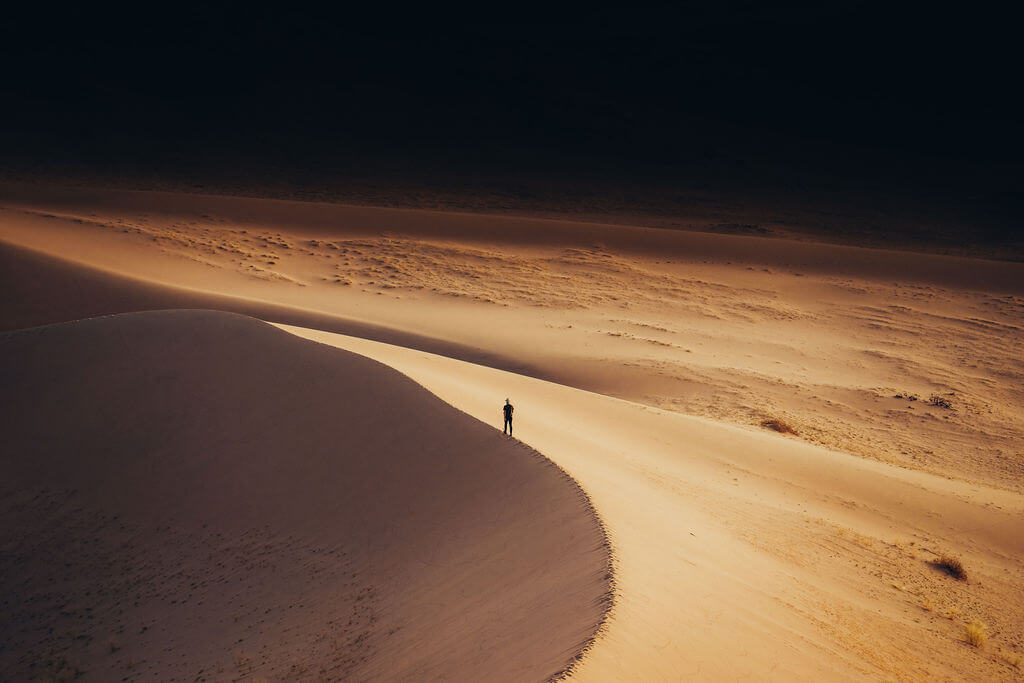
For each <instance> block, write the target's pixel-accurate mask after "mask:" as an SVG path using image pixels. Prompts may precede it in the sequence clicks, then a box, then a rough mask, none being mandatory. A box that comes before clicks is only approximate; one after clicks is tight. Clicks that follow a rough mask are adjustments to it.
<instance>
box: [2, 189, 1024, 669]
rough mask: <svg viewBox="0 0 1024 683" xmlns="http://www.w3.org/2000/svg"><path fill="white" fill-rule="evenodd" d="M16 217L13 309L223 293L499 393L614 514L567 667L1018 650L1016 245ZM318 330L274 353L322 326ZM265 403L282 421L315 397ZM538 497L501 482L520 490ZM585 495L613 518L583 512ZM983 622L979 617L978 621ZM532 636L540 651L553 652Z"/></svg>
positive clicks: (15, 204)
mask: <svg viewBox="0 0 1024 683" xmlns="http://www.w3.org/2000/svg"><path fill="white" fill-rule="evenodd" d="M723 212H724V213H723V215H722V216H719V217H717V218H716V219H717V220H721V221H725V222H727V221H728V220H729V216H728V215H725V210H724V209H723ZM0 240H2V243H0V265H3V268H2V269H0V284H2V285H3V287H2V291H0V304H2V307H0V328H2V329H6V330H21V329H23V328H26V327H29V326H31V325H43V324H50V323H57V322H61V321H65V320H75V319H79V318H84V317H89V316H96V315H109V314H113V313H120V312H125V311H134V310H156V309H166V308H208V309H216V310H221V311H233V312H235V313H240V314H244V315H245V316H251V317H257V318H260V319H262V320H266V321H269V322H273V323H281V324H283V325H284V326H285V327H284V329H286V330H288V331H289V332H291V333H294V334H295V335H299V336H303V337H307V338H310V339H313V340H316V341H319V342H322V343H323V344H325V345H328V346H332V347H341V348H343V349H345V350H348V351H355V352H356V353H359V354H363V355H365V356H369V357H370V358H372V359H375V360H377V361H380V362H381V363H385V364H387V365H390V366H392V367H393V368H395V369H397V370H398V371H400V372H401V373H404V374H406V375H408V376H409V377H410V378H411V379H412V380H415V382H418V383H419V384H420V385H422V386H423V387H425V389H427V390H429V391H430V392H433V393H434V394H436V396H437V397H439V398H440V399H442V400H443V401H444V402H446V403H447V404H450V405H451V406H453V407H454V408H455V409H458V410H459V411H463V412H464V413H466V414H468V415H469V416H472V417H473V418H477V419H479V420H481V421H483V422H486V423H489V424H490V425H491V427H494V426H496V427H498V428H500V406H501V403H502V401H503V399H504V398H505V397H506V396H509V397H511V398H512V400H513V402H514V403H515V404H516V416H517V426H516V437H517V439H519V440H521V442H522V443H523V444H525V445H526V446H529V447H532V448H534V449H536V450H537V451H539V452H540V453H543V454H544V456H546V457H547V458H549V459H550V460H551V461H553V462H554V463H555V464H556V465H557V466H558V467H560V468H561V471H564V472H565V473H566V474H567V475H569V476H570V477H571V478H572V479H571V480H567V479H566V478H565V477H564V476H561V474H560V470H559V469H557V468H555V467H553V466H551V465H547V466H546V468H547V469H545V470H544V471H550V472H554V473H556V474H558V475H559V476H557V477H555V479H557V480H558V481H560V482H561V484H560V486H562V487H563V488H562V489H560V490H562V491H563V493H564V492H566V491H569V492H571V491H573V490H574V489H573V486H574V484H573V480H574V481H575V482H578V484H579V486H580V487H582V491H583V492H584V493H585V494H586V495H587V496H589V499H590V500H591V502H592V504H593V509H594V512H596V514H597V516H598V517H599V518H600V520H601V521H602V522H603V524H604V525H605V528H606V530H607V534H608V538H609V540H610V543H611V553H612V556H613V557H614V563H613V572H612V574H613V576H612V578H611V579H609V578H607V572H606V571H605V572H604V573H602V569H604V570H606V561H607V556H605V555H601V551H599V550H598V548H601V547H603V546H601V545H600V543H599V542H598V543H596V544H594V543H591V545H590V546H588V547H589V548H590V554H589V555H586V556H585V557H586V560H585V562H584V564H585V565H586V569H585V570H584V569H582V568H581V569H580V571H582V572H583V574H576V575H574V577H573V578H572V579H571V580H570V579H569V578H568V575H565V576H563V577H562V578H563V579H565V580H566V581H567V585H568V584H571V585H572V586H574V587H575V588H574V590H578V591H581V592H580V593H576V594H575V595H576V596H577V597H576V598H574V599H579V600H582V601H583V602H585V603H586V604H587V605H591V607H589V608H588V609H592V610H595V611H594V612H593V613H590V612H588V613H587V615H586V617H585V618H582V617H581V621H580V622H579V623H584V622H585V623H586V624H587V625H588V626H587V628H589V631H587V630H586V629H583V630H579V631H576V632H574V633H573V637H572V638H570V639H569V641H571V642H569V644H568V645H566V646H565V647H564V648H563V649H561V650H559V656H562V657H563V658H564V657H569V658H571V657H573V656H575V655H576V654H578V653H579V652H580V648H581V647H582V646H583V644H584V643H586V642H587V641H588V639H589V638H590V637H591V636H593V634H594V632H595V629H598V628H599V631H598V633H597V638H596V640H595V641H594V642H593V645H592V647H590V648H589V649H587V650H586V651H585V653H584V654H583V657H582V659H580V660H579V662H578V665H577V667H576V668H574V669H573V671H572V675H573V676H575V677H577V678H578V679H579V680H679V679H700V680H731V679H738V678H754V679H774V680H793V679H818V680H820V679H849V678H867V679H872V680H893V679H896V680H956V679H964V678H971V679H996V680H1007V679H1014V678H1019V677H1020V676H1021V670H1022V669H1021V668H1020V667H1021V662H1020V656H1021V655H1022V654H1024V617H1022V614H1024V609H1022V608H1024V603H1022V597H1021V596H1022V595H1024V545H1022V543H1024V541H1022V539H1024V442H1022V437H1021V435H1022V434H1024V264H1021V263H1012V262H997V261H985V260H980V259H971V258H964V257H953V256H944V255H938V254H933V253H912V252H898V251H884V250H878V249H867V248H859V247H854V246H839V245H827V244H816V243H814V242H810V241H807V240H802V241H789V240H785V239H776V238H766V237H762V236H756V235H723V234H706V233H704V234H702V233H692V232H679V231H671V230H659V229H651V228H645V227H639V226H637V227H630V226H624V225H609V224H602V223H599V222H593V223H579V222H570V221H564V220H541V219H535V218H527V217H512V216H486V215H473V214H457V213H445V212H438V211H423V210H398V209H373V208H365V207H346V206H340V205H329V204H304V203H301V202H290V201H277V200H266V199H247V198H237V197H212V196H202V195H187V196H182V195H175V194H172V193H156V192H125V191H92V190H88V191H87V190H66V189H65V190H45V189H41V188H38V187H36V188H32V189H31V191H28V190H26V191H24V192H20V191H19V190H18V188H16V187H15V186H4V187H3V188H2V192H0ZM153 315H155V316H158V317H156V318H154V320H156V319H159V316H167V315H170V314H167V313H160V314H153ZM189 315H193V316H202V315H212V314H208V313H207V314H198V313H191V314H189ZM120 319H121V318H114V319H113V320H120ZM230 319H231V320H234V321H240V320H246V319H245V318H238V317H230ZM106 320H107V321H109V320H111V319H106ZM100 322H102V321H95V322H85V323H76V325H94V324H95V325H99V324H100ZM190 324H193V323H190ZM237 324H239V325H241V322H238V323H237ZM246 324H248V325H250V326H252V328H251V329H252V335H253V336H255V337H257V338H259V339H263V338H264V337H263V336H262V335H267V334H268V332H267V329H268V328H266V327H265V326H262V325H261V324H259V323H255V322H248V323H246ZM72 327H74V326H72ZM44 329H48V330H50V329H61V328H44ZM96 329H100V328H96ZM24 334H29V332H27V331H26V332H16V333H14V335H13V337H12V338H17V337H18V336H19V335H24ZM275 334H280V335H282V336H281V337H280V339H285V338H287V337H285V336H283V335H284V332H281V331H275ZM248 335H249V333H248V332H247V333H246V334H245V335H244V336H248ZM42 343H43V342H42V341H38V342H33V344H42ZM280 343H281V344H282V345H284V344H285V343H284V342H283V341H281V342H280ZM30 346H31V345H30ZM102 346H103V345H102V344H99V343H97V346H96V348H100V347H102ZM301 348H303V349H306V350H305V351H302V352H298V351H295V352H294V354H293V352H292V351H291V350H289V351H288V354H291V355H296V356H298V357H306V354H308V353H312V352H310V351H308V349H309V348H321V347H310V346H308V345H306V346H302V347H301ZM328 351H330V352H331V353H336V352H337V353H340V352H338V351H337V349H328V348H326V347H323V350H322V351H319V352H323V353H327V352H328ZM319 352H318V353H319ZM62 353H63V352H62ZM279 355H280V357H278V354H275V355H274V357H273V362H274V363H280V364H282V368H284V367H288V363H289V362H290V361H289V360H287V359H286V358H285V357H284V356H285V355H286V354H285V352H284V351H281V353H280V354H279ZM334 357H335V356H332V358H334ZM336 358H348V359H350V358H351V357H350V356H336ZM122 360H123V359H122ZM268 362H269V361H268ZM332 362H333V361H332ZM337 362H339V363H346V362H353V361H351V360H347V361H337ZM154 365H158V364H154ZM374 367H378V366H374ZM219 369H220V368H218V370H219ZM239 372H240V373H241V371H239ZM282 373H284V374H287V373H285V371H284V370H283V369H282ZM247 381H248V380H247ZM53 382H54V386H59V385H60V381H59V380H57V379H55V380H53ZM77 384H78V383H77V382H76V385H77ZM149 384H150V385H152V386H158V385H155V384H152V382H150V383H149ZM388 391H390V389H388ZM417 391H421V390H420V389H417ZM382 400H383V399H382ZM431 400H433V399H431ZM168 405H170V403H168ZM438 405H441V404H438ZM284 406H288V407H287V408H285V407H284ZM296 406H299V407H300V408H301V409H300V408H297V407H296ZM190 410H191V409H189V411H190ZM275 410H278V411H279V412H280V414H281V415H284V416H287V417H288V419H296V415H295V414H296V413H298V412H304V411H306V412H308V411H309V404H308V402H303V401H300V400H299V399H298V398H295V399H293V400H291V401H285V402H284V403H283V404H280V405H278V404H275ZM189 411H185V412H186V413H188V412H189ZM409 412H410V413H411V414H414V415H418V414H419V409H418V408H416V409H413V410H410V411H409ZM455 415H461V414H460V413H455ZM303 419H305V418H303ZM452 419H455V418H454V417H453V418H452ZM459 419H469V418H466V417H465V416H462V417H460V418H459ZM400 423H401V421H394V420H390V421H387V422H386V425H387V429H392V428H397V426H396V425H398V424H400ZM460 424H461V423H460ZM472 424H473V425H479V424H480V423H479V422H475V421H472ZM481 428H482V429H484V430H485V431H486V430H487V429H489V428H486V427H481ZM459 429H460V430H461V427H460V428H459ZM442 431H443V430H442ZM492 435H493V433H492ZM444 436H445V438H452V437H451V435H450V434H448V435H444ZM493 436H495V438H496V439H497V441H496V443H498V444H499V445H501V446H502V447H511V446H509V445H508V444H516V443H517V442H516V441H504V442H503V441H501V438H502V437H501V436H500V434H498V435H493ZM281 438H282V439H283V438H284V437H281ZM304 438H311V437H304ZM324 438H326V437H324ZM278 446H280V448H282V449H285V448H287V446H286V444H285V443H284V441H282V442H280V443H279V444H278ZM519 448H521V447H520V446H515V448H514V449H513V452H515V453H521V451H520V450H516V449H519ZM389 452H390V451H389ZM494 452H495V453H500V452H504V451H499V450H496V451H494ZM529 453H532V451H529ZM473 457H476V456H475V455H474V456H473ZM531 458H534V460H530V459H529V458H528V459H527V460H528V461H529V462H534V461H536V462H539V463H544V462H545V461H544V460H537V458H538V456H534V455H531ZM402 462H405V460H402ZM452 476H453V477H454V476H458V477H463V476H465V475H461V474H460V475H455V474H453V475H452ZM43 478H45V477H43ZM474 481H476V480H474ZM501 481H503V480H500V478H499V481H496V482H495V483H494V484H493V485H494V486H496V487H498V489H500V488H502V487H504V486H506V484H504V483H501ZM456 483H457V484H459V485H460V486H461V485H463V484H466V482H455V483H453V484H452V485H455V484H456ZM532 495H533V494H530V496H527V495H526V494H525V493H524V494H523V495H521V496H517V497H515V499H514V500H513V499H511V498H506V500H508V501H509V502H508V506H509V507H523V508H532V507H534V506H533V505H532V504H531V503H530V502H529V501H530V500H531V499H532V498H531V497H532ZM566 495H568V494H566ZM573 495H574V496H575V497H572V496H570V497H571V498H572V500H574V501H576V504H579V505H583V508H586V505H584V504H583V503H585V499H581V498H580V495H579V494H578V492H577V494H573ZM581 500H583V503H580V501H581ZM528 512H529V510H520V511H519V513H520V514H528ZM534 512H536V511H535V510H534ZM452 514H454V515H456V516H458V514H459V513H457V512H453V513H452ZM567 519H568V518H567ZM573 519H576V520H577V522H576V523H579V524H589V525H590V526H588V527H586V528H588V529H590V532H588V533H598V535H599V530H598V531H594V530H595V529H597V527H596V526H594V525H595V518H594V517H593V515H590V516H588V515H587V514H580V515H579V516H577V517H573ZM579 520H587V521H585V522H584V521H579ZM430 524H434V522H429V523H428V522H426V521H424V526H423V527H422V528H423V529H427V528H428V526H429V525H430ZM563 524H565V523H564V522H558V523H557V524H554V525H553V526H555V527H558V526H561V525H563ZM524 533H526V536H524V538H525V537H530V536H529V533H527V532H524ZM537 533H539V532H537ZM580 533H582V532H580ZM383 535H384V536H388V534H383ZM588 538H589V539H590V540H588V543H590V542H591V541H593V538H592V537H588ZM346 552H350V553H355V552H356V551H354V550H346ZM566 552H568V551H566ZM576 552H577V551H573V553H570V554H574V553H576ZM944 555H948V556H951V557H955V558H958V559H959V560H960V561H962V563H963V565H964V567H965V568H966V578H965V579H957V578H955V577H953V576H951V575H950V574H949V573H948V572H946V571H944V570H943V569H942V567H941V566H940V565H939V564H938V561H939V559H940V558H941V557H942V556H944ZM353 556H355V555H353ZM602 558H604V559H602ZM563 561H565V562H568V560H561V559H560V560H557V561H555V560H551V561H550V562H546V563H545V564H543V567H538V569H537V572H536V573H535V574H530V575H529V578H528V580H527V583H530V582H532V581H539V582H543V581H545V580H546V578H544V577H546V572H548V571H556V570H555V569H553V568H555V567H560V566H561V565H562V563H563ZM581 562H582V560H581ZM602 562H604V563H605V564H602ZM569 564H571V562H570V563H569ZM567 566H568V565H567ZM557 571H560V570H557ZM557 571H556V573H557ZM567 571H568V570H567ZM587 572H590V573H589V574H587ZM581 577H582V578H581ZM588 577H589V578H588ZM425 580H426V579H425ZM381 581H383V579H382V580H381ZM608 581H613V582H614V586H615V592H614V602H613V604H612V607H611V612H610V616H609V617H608V620H607V621H606V622H604V624H603V626H600V627H599V623H600V614H601V609H603V608H604V607H607V603H606V602H601V601H600V600H601V599H602V598H601V596H604V595H605V594H604V593H603V592H602V591H603V590H606V589H607V586H608ZM602 582H603V583H602ZM602 587H603V588H602ZM449 588H451V587H449ZM451 589H452V590H454V588H451ZM430 590H436V588H431V589H430ZM584 594H586V596H587V597H586V598H585V599H584V598H583V595H584ZM587 600H589V601H590V602H587ZM595 600H596V601H597V602H594V601H595ZM474 604H475V603H474ZM488 604H489V605H490V606H491V607H492V608H493V609H494V610H498V611H500V610H503V609H504V608H505V606H506V603H502V602H499V601H494V602H489V603H488ZM422 605H423V603H420V604H419V605H418V607H422ZM476 606H477V607H479V605H476ZM410 609H412V607H410ZM552 623H554V622H552ZM971 624H984V630H985V632H986V634H987V641H986V643H985V644H983V645H981V646H975V645H971V644H969V643H968V642H966V637H967V635H966V634H967V629H968V627H969V626H970V625H971ZM424 628H428V627H424ZM430 628H432V627H430ZM975 628H979V627H977V626H976V627H975ZM398 633H399V634H401V631H399V632H398ZM544 633H546V632H544V631H538V632H536V635H537V637H538V638H541V637H544V638H545V640H546V637H545V636H544V635H543V634H544ZM392 638H393V640H392V641H391V642H393V643H398V642H404V641H399V640H394V639H398V638H400V635H395V636H392ZM417 642H418V643H419V645H416V647H426V645H424V644H423V643H422V642H420V641H417ZM567 642H568V641H567ZM408 647H410V648H412V647H414V644H409V645H408ZM383 651H384V650H383V649H382V650H381V652H383ZM502 652H503V651H496V654H495V655H494V656H493V657H491V656H490V655H486V656H485V655H484V654H480V657H481V661H483V659H487V663H486V666H487V667H491V668H488V676H491V675H494V676H500V675H501V674H502V672H503V670H502V669H500V668H499V667H497V666H496V665H495V664H494V662H495V661H496V660H502V661H503V662H504V664H506V665H511V664H510V663H509V662H508V661H505V660H503V657H505V656H506V655H504V654H502ZM371 659H372V660H373V661H374V662H376V663H375V664H374V665H373V666H383V664H381V663H380V662H379V661H378V659H381V658H376V659H374V658H371ZM545 661H550V662H551V663H552V666H550V667H548V669H549V670H545V671H541V670H540V669H539V668H538V669H537V670H536V671H533V672H531V673H529V674H526V673H523V678H525V679H541V678H543V677H544V676H547V675H550V673H551V672H553V671H557V670H559V668H560V667H561V666H564V663H562V664H560V665H558V666H555V665H554V664H555V662H554V660H545ZM531 663H533V662H531ZM367 666H370V665H369V664H368V665H367ZM467 666H468V665H467ZM479 670H480V669H472V671H479ZM366 671H367V672H368V673H367V676H369V677H374V676H377V675H380V676H384V675H385V674H386V672H385V670H384V669H379V670H378V669H366ZM470 671H471V669H469V668H465V669H459V671H458V672H457V674H454V677H455V678H457V679H463V680H469V679H473V676H472V675H470V673H469V672H470ZM510 675H513V676H514V677H515V674H510Z"/></svg>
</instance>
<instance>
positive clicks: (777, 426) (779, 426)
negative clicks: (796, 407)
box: [761, 417, 797, 436]
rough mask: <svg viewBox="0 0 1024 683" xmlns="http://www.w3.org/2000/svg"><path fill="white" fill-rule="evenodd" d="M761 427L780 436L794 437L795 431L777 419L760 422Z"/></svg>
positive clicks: (791, 426) (771, 418)
mask: <svg viewBox="0 0 1024 683" xmlns="http://www.w3.org/2000/svg"><path fill="white" fill-rule="evenodd" d="M761 426H762V427H764V428H765V429H772V430H774V431H776V432H778V433H780V434H793V435H794V436H795V435H796V433H797V431H796V429H795V428H794V427H793V425H791V424H789V423H788V422H786V421H785V420H782V419H780V418H777V417H768V418H765V419H763V420H761Z"/></svg>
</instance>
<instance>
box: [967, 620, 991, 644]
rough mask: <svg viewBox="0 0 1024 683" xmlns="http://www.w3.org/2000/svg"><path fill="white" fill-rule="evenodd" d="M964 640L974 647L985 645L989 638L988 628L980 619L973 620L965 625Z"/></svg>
mask: <svg viewBox="0 0 1024 683" xmlns="http://www.w3.org/2000/svg"><path fill="white" fill-rule="evenodd" d="M964 640H966V641H967V642H968V643H970V644H971V645H973V646H974V647H985V641H986V640H988V628H986V627H985V624H983V623H981V622H980V621H972V622H971V623H969V624H967V626H965V627H964Z"/></svg>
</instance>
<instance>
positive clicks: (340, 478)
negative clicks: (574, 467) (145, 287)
mask: <svg viewBox="0 0 1024 683" xmlns="http://www.w3.org/2000/svg"><path fill="white" fill-rule="evenodd" d="M0 390H2V396H3V406H4V410H3V411H2V417H0V430H2V433H3V441H4V444H3V448H2V450H0V452H2V456H0V458H2V471H3V477H2V479H0V516H2V519H3V522H4V523H3V525H2V530H0V548H2V549H3V552H2V553H0V595H2V596H3V606H4V607H3V614H2V616H0V642H2V643H3V647H2V649H0V678H3V679H5V680H25V679H27V678H32V677H39V678H59V677H62V676H65V677H66V676H69V675H74V674H75V673H76V672H83V673H84V674H85V675H86V676H87V678H88V679H90V680H116V679H121V678H122V677H125V676H127V677H130V678H139V679H160V680H169V679H172V678H177V679H179V680H183V679H188V680H192V679H194V678H197V677H200V678H213V679H228V678H240V677H253V676H255V677H268V678H271V679H282V678H286V677H289V676H297V677H327V678H331V679H335V680H337V679H341V678H351V679H358V680H364V679H371V680H395V679H401V678H406V679H418V680H423V679H433V678H443V677H447V678H458V679H462V680H485V679H486V680H494V679H509V680H510V679H515V680H524V679H526V680H530V679H533V680H540V679H544V678H545V677H547V676H550V675H552V674H555V673H557V672H558V671H560V670H562V669H564V668H565V667H566V666H568V665H569V664H570V663H571V662H572V661H573V658H574V657H576V656H577V655H578V653H579V652H580V651H581V648H583V647H584V646H585V644H586V643H587V641H588V640H589V639H590V638H591V637H592V636H593V634H594V633H595V630H596V629H597V627H598V624H599V623H600V621H601V619H602V617H603V614H604V612H605V609H606V608H607V593H608V590H609V578H608V562H609V551H608V549H607V546H606V544H605V536H604V534H603V532H602V529H601V527H600V525H599V522H598V520H597V518H596V516H595V514H594V512H593V510H592V508H591V507H590V505H589V502H588V501H587V499H586V497H585V495H584V494H583V493H582V491H581V490H580V489H579V487H578V486H577V485H576V484H575V482H573V481H572V480H571V479H569V478H568V477H567V476H566V475H565V474H564V473H563V472H561V471H560V470H559V469H558V468H556V467H555V466H553V465H552V464H551V463H550V462H549V461H547V460H546V459H544V458H543V457H541V456H540V455H538V454H537V453H536V452H534V451H532V450H531V449H529V448H527V447H525V446H523V445H522V444H520V443H518V442H515V441H511V440H506V439H504V438H503V437H502V436H501V435H500V434H497V433H496V432H495V431H494V430H493V429H491V428H490V427H487V426H486V425H484V424H481V423H480V422H477V421H476V420H475V419H473V418H470V417H468V416H466V415H465V414H463V413H460V412H458V411H456V410H454V409H453V408H451V407H450V406H448V405H447V404H445V403H443V402H442V401H441V400H439V399H437V398H436V397H434V396H433V395H431V394H429V393H428V392H427V391H425V390H424V389H422V388H421V387H419V386H418V385H416V384H415V383H413V382H412V381H411V380H409V379H408V378H406V377H404V376H402V375H400V374H398V373H397V372H395V371H393V370H391V369H389V368H386V367H384V366H382V365H380V364H378V363H376V362H374V361H371V360H367V359H365V358H362V357H359V356H356V355H353V354H350V353H346V352H343V351H340V350H337V349H332V348H328V347H325V346H322V345H318V344H314V343H312V342H307V341H304V340H300V339H297V338H296V337H294V336H292V335H289V334H286V333H284V332H282V331H280V330H278V329H275V328H273V327H271V326H269V325H266V324H264V323H261V322H258V321H255V320H252V319H250V318H245V317H242V316H237V315H232V314H225V313H213V312H203V311H174V312H172V311H165V312H152V313H139V314H129V315H119V316H113V317H107V318H98V319H91V320H84V321H80V322H75V323H70V324H61V325H54V326H48V327H40V328H33V329H28V330H23V331H18V332H12V333H10V332H9V333H5V334H3V335H0Z"/></svg>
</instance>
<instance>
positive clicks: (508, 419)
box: [501, 398, 515, 436]
mask: <svg viewBox="0 0 1024 683" xmlns="http://www.w3.org/2000/svg"><path fill="white" fill-rule="evenodd" d="M501 409H502V410H504V411H505V429H504V430H502V431H504V432H505V433H506V434H508V435H509V436H512V411H513V410H515V408H513V407H512V404H511V403H509V402H508V399H507V398H506V399H505V405H503V406H502V407H501Z"/></svg>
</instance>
